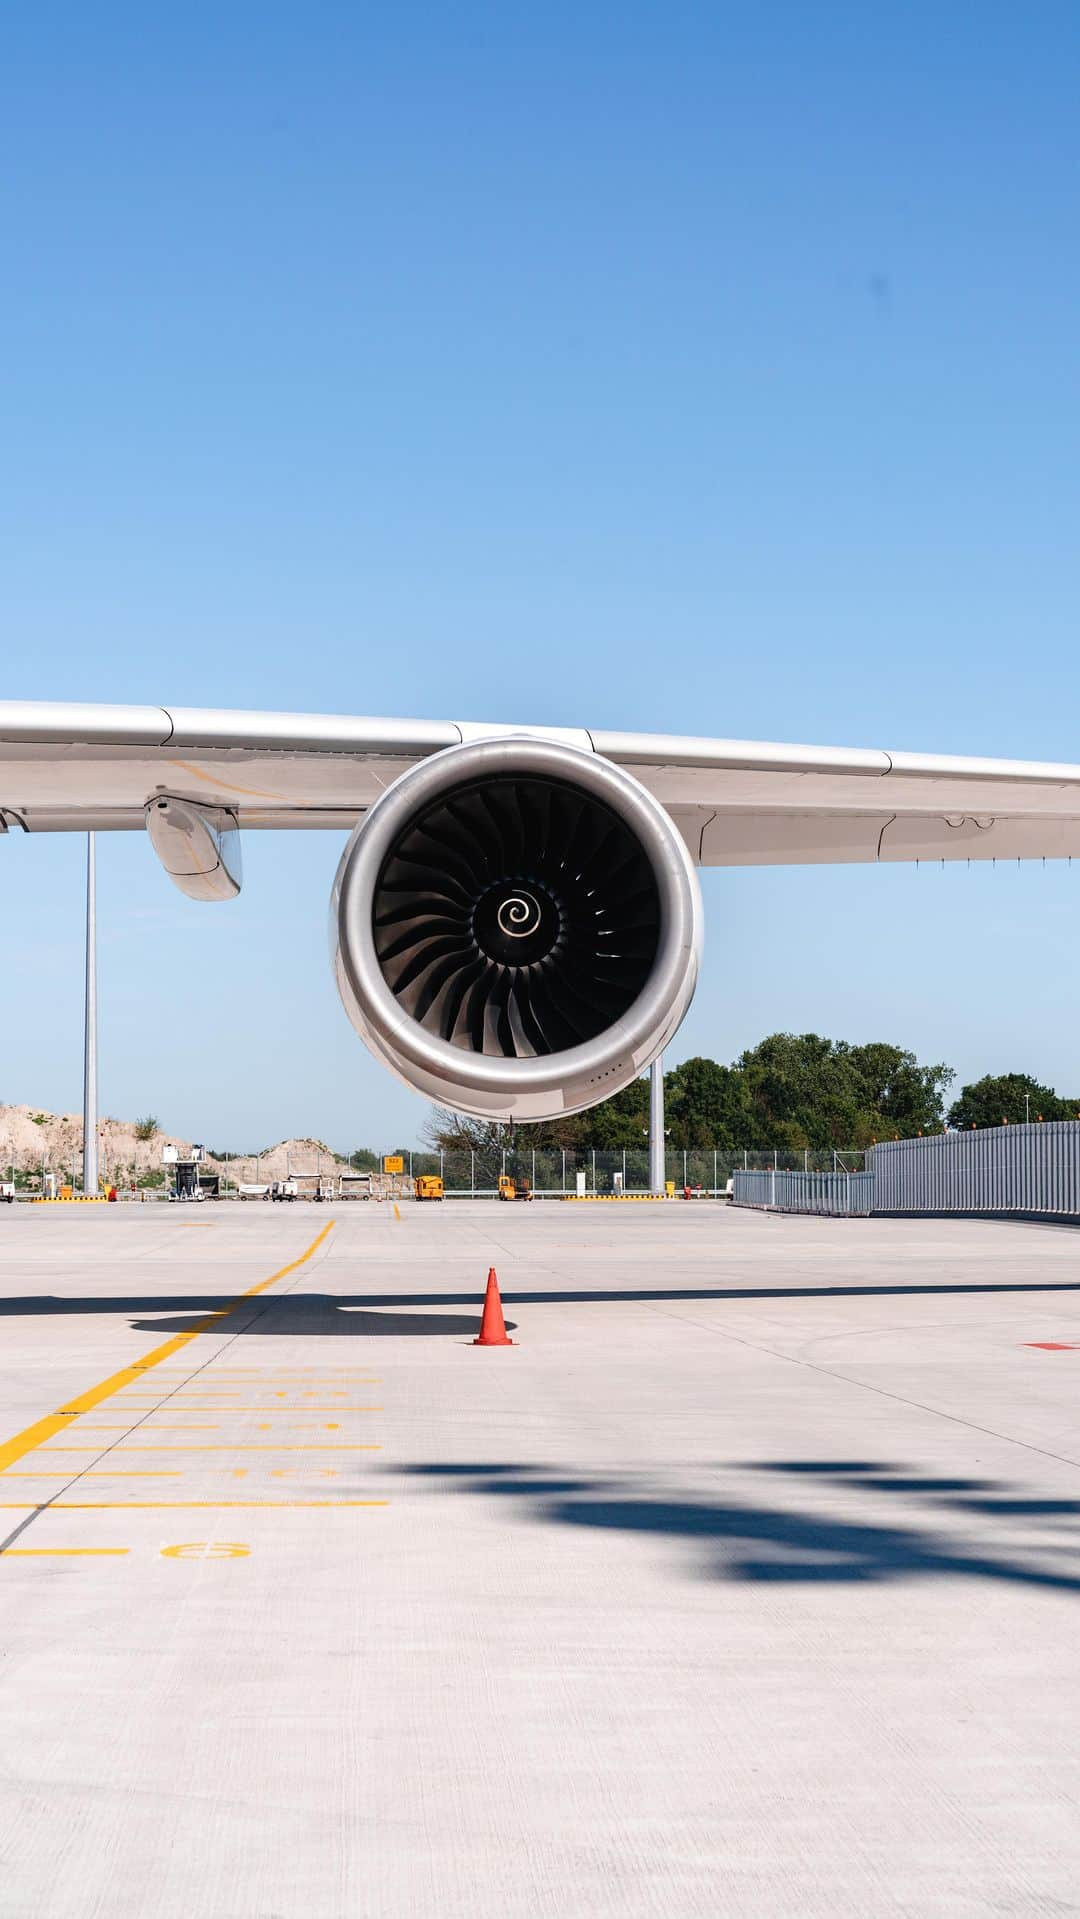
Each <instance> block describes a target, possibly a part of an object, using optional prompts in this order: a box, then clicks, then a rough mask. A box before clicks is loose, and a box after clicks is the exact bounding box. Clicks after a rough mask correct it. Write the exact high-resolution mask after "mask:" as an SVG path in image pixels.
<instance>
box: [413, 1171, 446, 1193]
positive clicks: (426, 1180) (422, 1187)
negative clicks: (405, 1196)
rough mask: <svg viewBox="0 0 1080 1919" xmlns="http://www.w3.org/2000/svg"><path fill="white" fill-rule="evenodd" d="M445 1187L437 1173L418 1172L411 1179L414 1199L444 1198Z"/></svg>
mask: <svg viewBox="0 0 1080 1919" xmlns="http://www.w3.org/2000/svg"><path fill="white" fill-rule="evenodd" d="M445 1196H446V1189H445V1187H444V1185H443V1182H442V1176H441V1175H440V1174H439V1173H419V1174H418V1175H417V1177H416V1179H414V1181H413V1197H414V1199H444V1198H445Z"/></svg>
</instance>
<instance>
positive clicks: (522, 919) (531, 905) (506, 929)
mask: <svg viewBox="0 0 1080 1919" xmlns="http://www.w3.org/2000/svg"><path fill="white" fill-rule="evenodd" d="M496 918H497V919H498V923H499V930H500V932H503V933H505V934H506V935H507V937H508V938H509V939H513V940H520V939H525V938H526V937H527V936H528V934H530V933H535V931H536V929H537V927H538V926H539V924H540V908H539V906H538V905H537V903H536V901H535V900H534V899H533V896H532V894H531V893H511V895H510V898H509V899H506V900H504V901H503V903H502V905H501V906H500V908H499V911H498V913H497V915H496Z"/></svg>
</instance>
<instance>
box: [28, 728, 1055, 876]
mask: <svg viewBox="0 0 1080 1919" xmlns="http://www.w3.org/2000/svg"><path fill="white" fill-rule="evenodd" d="M524 732H529V733H531V734H539V735H540V736H542V737H545V738H554V739H558V740H562V741H564V742H566V743H568V744H570V745H576V746H579V747H581V748H582V749H583V750H585V751H594V752H596V753H600V754H603V755H604V756H605V757H607V758H609V759H611V760H613V761H615V762H616V763H617V764H619V765H622V766H625V767H627V768H628V770H629V771H631V772H632V773H633V774H634V775H635V776H636V777H637V778H638V779H639V780H640V781H641V782H642V784H643V785H644V786H646V787H647V788H648V789H649V790H650V791H651V792H652V793H653V794H654V795H655V797H656V798H657V799H658V800H659V801H660V802H661V804H662V805H663V806H664V807H665V808H666V809H667V810H668V811H669V812H670V813H671V814H672V816H673V818H674V819H675V820H676V822H677V824H678V826H679V828H680V831H681V832H682V834H683V836H684V838H685V840H686V842H687V845H688V846H689V848H690V850H691V852H692V854H693V856H694V858H695V859H696V860H697V861H698V862H699V864H701V865H703V866H759V865H778V866H782V865H806V864H832V863H838V862H847V861H872V862H874V861H886V862H887V861H900V860H986V859H1063V858H1064V859H1068V858H1072V856H1073V855H1074V854H1076V855H1080V767H1078V766H1061V765H1042V764H1037V763H1031V762H1025V761H1006V760H980V759H955V758H950V757H945V756H933V755H921V754H898V753H890V752H885V751H883V750H878V749H871V750H866V751H862V750H857V749H851V748H846V747H844V748H839V747H837V748H829V747H809V746H784V745H776V744H771V743H768V742H754V741H739V740H708V739H691V738H687V739H680V738H675V737H665V736H659V735H649V734H626V733H610V732H609V733H605V732H591V731H585V730H583V729H576V730H575V729H565V730H563V729H553V728H544V727H541V728H534V727H523V726H509V725H502V724H500V725H494V724H493V725H485V724H482V723H466V722H436V721H425V720H420V721H401V720H377V719H364V718H350V717H342V716H338V715H325V716H324V715H307V714H276V713H232V712H227V711H215V710H213V709H206V710H202V709H176V708H173V709H166V708H162V707H107V706H101V707H98V706H66V705H61V704H46V703H33V702H25V703H20V702H7V703H4V702H0V829H2V828H5V827H6V828H7V829H8V830H9V831H19V830H21V831H25V832H30V833H33V832H76V831H77V832H85V831H87V830H89V829H90V828H94V829H96V830H99V831H124V830H141V829H142V827H143V825H144V822H145V809H146V806H147V803H148V802H149V801H150V800H152V799H153V798H154V797H155V795H157V794H162V793H168V794H171V795H176V796H178V797H181V798H186V799H189V800H192V801H199V802H202V803H203V804H204V805H210V806H218V807H224V808H228V809H229V811H230V812H231V813H233V814H234V815H235V817H236V819H237V822H238V823H239V825H240V826H241V828H243V829H268V828H287V829H296V828H323V829H326V828H337V829H339V830H343V831H344V830H348V829H350V828H351V827H352V826H353V825H355V823H356V821H357V820H358V819H360V818H362V816H363V814H364V813H365V811H366V810H367V808H368V807H369V806H371V805H372V803H373V802H374V800H375V799H377V798H378V796H379V794H380V793H381V792H382V791H383V790H384V789H385V788H386V787H387V786H389V785H391V784H392V783H393V782H394V780H396V779H397V778H398V776H399V775H400V774H401V773H403V772H404V771H405V770H406V768H407V767H409V766H411V765H413V764H414V763H415V762H416V761H417V760H418V759H421V758H424V757H426V756H427V755H429V754H431V753H434V752H438V751H439V750H440V749H441V748H443V747H448V746H454V745H457V744H459V743H461V742H463V741H466V740H473V739H478V738H482V737H489V736H491V735H504V736H508V735H512V734H515V733H524Z"/></svg>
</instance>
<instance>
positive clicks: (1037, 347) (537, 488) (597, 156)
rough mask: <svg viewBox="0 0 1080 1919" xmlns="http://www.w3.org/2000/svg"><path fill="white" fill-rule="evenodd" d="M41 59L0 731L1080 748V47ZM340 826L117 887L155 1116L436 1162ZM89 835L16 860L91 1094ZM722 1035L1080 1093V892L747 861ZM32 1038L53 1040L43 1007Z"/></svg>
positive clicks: (415, 43) (539, 16)
mask: <svg viewBox="0 0 1080 1919" xmlns="http://www.w3.org/2000/svg"><path fill="white" fill-rule="evenodd" d="M4 42H5V50H4V58H3V62H2V68H0V158H2V175H0V177H2V180H3V189H2V198H0V246H2V259H3V263H4V270H3V283H4V296H3V300H2V302H0V390H2V420H3V445H4V457H3V462H2V466H0V493H2V513H0V657H2V673H0V695H2V696H4V697H10V698H74V699H91V700H92V699H108V700H131V701H149V702H158V701H162V702H165V703H169V702H177V703H183V704H187V705H199V704H213V705H238V706H267V707H283V708H305V709H310V710H320V711H322V710H325V711H341V712H373V713H402V714H416V715H436V716H450V717H459V716H460V717H475V718H491V719H513V720H533V721H535V722H538V723H559V722H565V723H585V724H590V723H591V724H593V725H599V726H605V725H606V726H613V727H634V728H644V727H655V728H657V729H659V730H670V731H673V732H678V731H680V730H681V731H691V732H699V733H715V734H723V735H737V736H743V737H750V738H754V737H761V738H779V739H796V740H812V741H834V742H840V743H851V744H857V745H883V746H896V747H901V748H911V749H924V750H943V751H952V752H968V751H970V752H981V753H1003V754H1009V755H1030V756H1032V757H1038V758H1049V759H1067V760H1080V727H1078V724H1077V714H1078V710H1080V700H1078V694H1080V650H1078V647H1077V638H1078V621H1077V608H1078V603H1080V601H1078V589H1080V559H1078V542H1077V537H1076V529H1077V526H1078V525H1080V432H1078V428H1080V404H1078V402H1080V361H1078V356H1077V348H1076V341H1077V338H1078V335H1080V328H1078V319H1080V313H1078V304H1080V303H1078V294H1080V253H1078V248H1077V245H1076V238H1077V232H1078V215H1080V168H1078V159H1080V152H1078V149H1080V135H1078V131H1077V116H1076V105H1075V103H1076V98H1077V86H1078V81H1080V16H1078V15H1077V12H1076V9H1075V7H1072V6H1065V5H1061V6H1058V5H1054V4H1044V5H1040V6H1038V7H1035V8H1031V9H1026V10H1025V9H1017V8H1013V7H1005V6H998V5H993V4H990V5H987V4H981V5H979V6H975V5H965V4H958V5H956V6H953V7H949V8H941V7H937V6H935V7H931V6H928V5H921V4H913V5H908V6H906V7H904V8H900V7H894V8H885V7H866V6H864V5H863V6H855V5H843V4H839V5H838V4H830V5H829V6H827V7H826V6H824V5H818V6H807V5H805V4H800V5H774V4H769V3H768V0H765V4H755V5H753V6H750V5H745V6H725V5H722V4H719V5H716V6H712V7H705V6H701V5H694V6H687V5H679V4H674V5H672V4H668V5H665V6H663V7H660V6H657V5H655V4H654V5H648V6H646V5H641V4H632V3H631V4H623V5H620V6H618V7H615V6H600V5H591V4H589V3H588V0H579V4H576V5H574V6H568V5H560V4H555V5H547V6H545V7H544V8H542V9H541V8H539V7H535V6H530V7H520V6H515V5H512V4H510V5H508V4H505V3H504V4H500V5H498V6H495V5H491V6H481V5H476V4H462V5H459V6H458V7H456V8H453V9H451V8H448V7H446V6H434V5H431V6H421V5H413V4H409V0H404V3H403V4H398V5H396V6H394V7H393V8H389V7H386V8H375V7H368V6H364V5H359V6H358V5H356V4H350V5H344V4H342V5H325V4H319V0H315V3H314V4H306V5H305V6H303V7H300V6H298V5H289V6H283V5H274V4H272V0H271V3H269V4H266V3H264V4H261V5H259V6H257V7H256V6H254V5H251V6H247V5H237V4H234V5H227V4H226V5H224V6H222V7H218V8H210V7H207V6H202V5H194V6H191V7H188V8H172V9H153V8H151V9H146V8H145V7H142V6H138V7H137V6H135V5H116V4H109V0H101V3H100V4H98V5H96V6H94V7H93V8H86V7H76V6H74V5H72V4H66V3H64V0H57V3H56V4H51V5H48V4H47V5H44V6H41V7H38V8H33V9H31V8H24V9H21V10H19V12H18V14H17V16H16V17H14V18H13V19H11V20H9V21H8V22H7V23H6V24H5V30H4ZM337 854H338V843H337V841H336V840H335V839H334V838H333V837H331V836H324V835H296V836H270V835H263V836H258V835H251V836H249V838H248V841H247V845H246V849H245V858H246V885H245V892H244V895H243V897H242V898H241V900H240V901H239V902H238V903H237V904H236V905H235V906H233V907H230V908H201V909H200V908H197V907H195V906H190V905H188V904H187V903H185V902H184V901H183V900H182V899H181V898H180V897H179V895H176V894H174V893H172V892H171V891H170V889H169V886H168V882H167V881H166V880H165V879H164V876H163V875H162V874H161V873H160V871H159V870H158V869H157V867H156V865H155V863H154V861H153V859H152V856H151V854H150V851H149V848H148V847H147V846H146V845H145V844H143V843H142V842H141V840H139V839H137V838H135V836H130V837H129V836H117V837H116V838H114V839H111V840H103V841H102V843H101V846H100V861H99V864H100V887H101V922H102V1072H101V1092H102V1103H103V1107H104V1108H105V1110H107V1111H111V1112H115V1113H118V1114H123V1115H130V1114H132V1113H134V1112H136V1111H144V1110H146V1109H147V1108H152V1109H153V1110H155V1111H157V1112H158V1114H159V1115H160V1117H161V1118H162V1120H163V1121H165V1122H166V1123H168V1124H169V1125H171V1126H174V1127H176V1128H178V1129H183V1130H186V1131H191V1132H193V1133H194V1134H195V1135H196V1136H197V1137H203V1138H206V1139H208V1140H210V1139H213V1141H214V1142H215V1143H221V1144H230V1145H235V1146H245V1145H248V1144H260V1143H263V1142H265V1141H268V1140H270V1139H273V1138H277V1137H280V1136H281V1135H282V1134H283V1133H285V1132H286V1131H297V1132H309V1131H310V1132H317V1133H320V1134H322V1135H323V1136H324V1137H326V1138H328V1139H330V1140H331V1141H332V1142H333V1143H335V1144H337V1145H339V1146H347V1145H351V1144H356V1143H359V1142H361V1141H372V1142H380V1141H386V1140H389V1139H399V1138H408V1137H410V1136H413V1135H415V1132H416V1129H417V1127H418V1125H420V1124H421V1123H422V1121H423V1118H424V1114H425V1111H426V1108H425V1107H424V1105H423V1103H422V1102H420V1101H418V1100H416V1099H414V1098H413V1097H412V1096H410V1095H409V1094H408V1093H407V1092H406V1091H405V1090H404V1089H403V1088H400V1087H399V1086H398V1085H397V1083H396V1082H394V1081H392V1080H390V1079H389V1078H388V1077H387V1076H386V1075H385V1074H384V1073H383V1072H382V1071H381V1069H379V1068H378V1067H376V1066H375V1065H374V1064H373V1063H372V1062H370V1061H369V1060H368V1059H367V1057H366V1055H365V1054H364V1052H363V1049H362V1047H361V1046H360V1045H359V1043H358V1042H355V1041H354V1040H353V1038H352V1036H351V1032H350V1029H349V1028H348V1026H347V1024H346V1021H345V1016H344V1014H343V1013H342V1011H341V1009H340V1007H339V1005H338V1002H337V998H336V993H335V991H334V988H333V985H332V982H331V980H330V976H329V969H328V966H327V960H326V907H327V898H328V894H329V888H330V883H331V880H332V877H333V871H334V867H335V864H336V860H337ZM82 858H83V851H82V846H81V844H80V843H79V842H77V841H75V840H71V841H68V840H66V839H59V838H58V839H54V840H50V839H47V838H41V839H37V840H33V841H20V840H18V839H16V838H15V837H14V836H9V837H8V839H7V840H6V841H5V842H4V843H3V844H0V865H2V869H3V880H2V892H0V900H2V902H3V906H2V910H0V1007H2V1008H3V1012H2V1013H0V1098H7V1099H16V1100H28V1101H33V1102H36V1103H40V1104H42V1105H45V1106H49V1107H60V1108H68V1109H70V1108H72V1107H74V1106H76V1105H77V1104H78V1100H79V1085H80V1058H79V1048H80V1018H81V1013H80V992H81V981H80V912H81V904H80V898H79V889H80V885H81V867H82ZM704 890H705V897H706V905H707V909H708V913H709V941H708V948H707V955H706V962H705V971H704V978H703V981H702V985H701V988H700V990H699V993H698V997H697V1000H696V1002H695V1005H694V1008H693V1010H692V1012H691V1014H690V1016H689V1018H688V1020H687V1022H686V1025H685V1027H684V1028H683V1031H682V1033H681V1035H680V1037H679V1041H678V1043H677V1045H676V1047H675V1049H674V1055H675V1056H676V1057H678V1056H682V1055H683V1054H685V1053H687V1052H698V1051H702V1052H709V1053H713V1054H715V1055H716V1056H717V1057H720V1058H730V1057H732V1056H733V1055H734V1054H735V1053H736V1052H738V1051H739V1050H740V1049H741V1048H742V1047H743V1046H744V1045H747V1044H750V1043H752V1042H753V1041H755V1040H756V1039H757V1038H758V1037H760V1035H761V1034H762V1033H764V1032H767V1031H770V1030H774V1029H776V1028H780V1027H785V1028H794V1029H800V1030H801V1029H803V1028H814V1029H816V1030H818V1031H824V1032H827V1033H829V1034H832V1035H834V1036H837V1037H840V1036H843V1037H847V1038H851V1039H862V1038H871V1037H882V1038H889V1039H896V1040H898V1041H901V1042H903V1043H905V1044H909V1045H911V1046H913V1047H915V1048H916V1049H917V1050H918V1051H919V1053H920V1054H922V1055H923V1056H933V1057H934V1058H945V1059H947V1060H949V1061H951V1062H952V1063H953V1064H955V1065H956V1066H957V1068H958V1069H959V1072H960V1075H961V1077H970V1076H972V1075H975V1074H978V1073H981V1072H983V1071H986V1070H991V1069H994V1070H996V1069H998V1068H1000V1069H1013V1068H1029V1069H1031V1070H1033V1071H1035V1072H1036V1073H1038V1074H1039V1075H1040V1076H1043V1077H1045V1078H1047V1079H1048V1080H1050V1081H1051V1082H1053V1083H1055V1084H1057V1085H1058V1086H1059V1087H1060V1088H1061V1090H1063V1091H1070V1092H1071V1091H1076V1090H1077V1089H1080V1022H1078V1021H1077V1019H1076V991H1075V986H1074V976H1075V971H1076V966H1075V954H1076V951H1077V947H1078V943H1080V866H1078V867H1077V869H1076V870H1075V871H1074V870H1073V869H1070V868H1067V867H1066V868H1060V867H1053V866H1047V867H1046V868H1045V869H1044V868H1042V867H1041V866H1038V867H1035V868H1024V869H1022V870H1017V869H1016V868H1013V869H1011V870H1009V869H1005V868H997V869H990V870H982V869H978V868H973V869H971V870H970V871H969V870H967V869H953V870H948V871H946V872H941V871H940V870H938V871H933V870H928V869H920V870H918V871H914V870H909V869H906V868H900V869H885V870H883V871H876V870H862V869H854V868H851V869H837V870H817V871H771V872H756V873H755V872H750V873H727V872H722V873H709V874H706V875H705V879H704ZM4 1014H12V1015H14V1017H13V1018H8V1017H5V1016H4Z"/></svg>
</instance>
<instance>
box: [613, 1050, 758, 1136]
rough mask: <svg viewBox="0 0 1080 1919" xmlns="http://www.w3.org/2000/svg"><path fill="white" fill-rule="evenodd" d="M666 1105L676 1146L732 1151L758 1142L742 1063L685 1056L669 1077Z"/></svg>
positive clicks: (668, 1120) (665, 1076) (667, 1079)
mask: <svg viewBox="0 0 1080 1919" xmlns="http://www.w3.org/2000/svg"><path fill="white" fill-rule="evenodd" d="M640 1084H641V1085H642V1086H644V1085H645V1084H646V1082H645V1081H644V1080H642V1081H641V1082H640ZM664 1104H665V1110H666V1113H667V1122H668V1131H669V1135H670V1138H669V1144H670V1145H672V1146H676V1147H710V1146H719V1147H723V1148H724V1149H725V1150H727V1151H731V1150H732V1149H734V1148H739V1147H743V1146H756V1145H757V1144H758V1140H757V1130H756V1119H755V1114H754V1109H753V1107H752V1105H751V1103H750V1099H749V1083H748V1080H747V1076H746V1074H745V1073H744V1072H742V1071H741V1070H740V1068H738V1067H736V1066H719V1065H718V1064H717V1062H716V1060H714V1059H703V1058H700V1057H698V1058H695V1059H686V1060H684V1061H683V1063H682V1065H681V1066H676V1067H675V1069H674V1071H673V1072H670V1073H665V1075H664Z"/></svg>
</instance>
